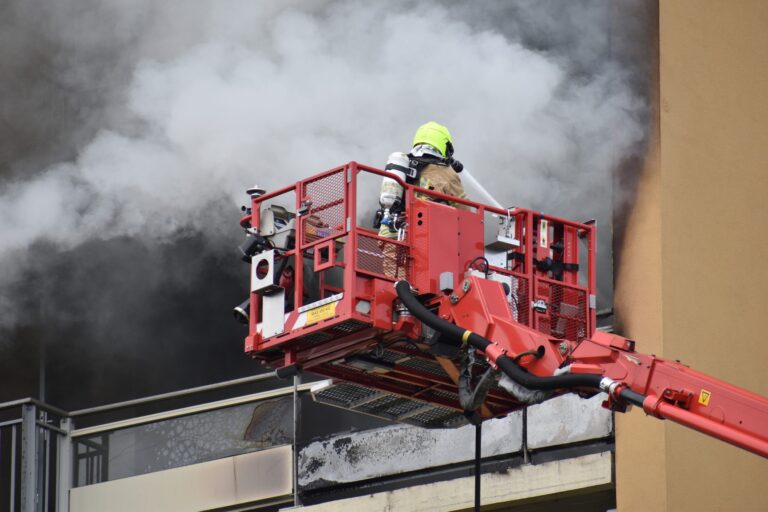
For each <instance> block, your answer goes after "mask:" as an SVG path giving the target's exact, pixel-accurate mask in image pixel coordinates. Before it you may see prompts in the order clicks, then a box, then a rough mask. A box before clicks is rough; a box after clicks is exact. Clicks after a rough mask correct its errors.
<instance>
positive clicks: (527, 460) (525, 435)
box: [523, 407, 531, 464]
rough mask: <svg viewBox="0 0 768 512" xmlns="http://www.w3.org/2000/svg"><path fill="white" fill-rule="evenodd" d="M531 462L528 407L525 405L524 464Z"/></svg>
mask: <svg viewBox="0 0 768 512" xmlns="http://www.w3.org/2000/svg"><path fill="white" fill-rule="evenodd" d="M530 462H531V456H530V454H529V453H528V407H523V464H528V463H530Z"/></svg>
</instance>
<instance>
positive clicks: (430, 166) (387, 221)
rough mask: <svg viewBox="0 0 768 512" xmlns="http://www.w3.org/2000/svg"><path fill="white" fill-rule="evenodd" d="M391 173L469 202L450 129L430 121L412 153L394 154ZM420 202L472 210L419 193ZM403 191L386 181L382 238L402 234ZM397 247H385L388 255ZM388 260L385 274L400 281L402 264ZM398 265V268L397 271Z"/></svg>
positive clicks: (379, 216)
mask: <svg viewBox="0 0 768 512" xmlns="http://www.w3.org/2000/svg"><path fill="white" fill-rule="evenodd" d="M384 169H385V170H386V171H387V172H389V173H391V174H393V175H394V176H397V177H399V178H400V179H401V180H403V181H405V182H407V183H413V184H418V186H419V187H421V188H425V189H428V190H434V191H435V192H439V193H441V194H445V195H448V196H453V197H458V198H461V199H465V198H466V197H467V196H466V194H465V193H464V187H463V186H462V184H461V179H460V178H459V173H460V172H461V171H462V170H463V169H464V166H463V165H462V164H461V162H459V161H458V160H456V159H455V158H453V141H452V140H451V133H450V132H449V131H448V128H446V127H445V126H443V125H441V124H438V123H436V122H434V121H430V122H428V123H426V124H423V125H421V126H419V128H418V129H417V130H416V134H415V135H414V136H413V147H412V149H411V152H410V153H409V154H405V153H392V154H391V155H389V158H388V159H387V165H386V167H385V168H384ZM416 197H417V198H419V199H426V200H429V201H437V202H446V203H447V204H449V205H451V206H454V207H456V208H460V209H462V210H468V209H469V208H470V207H469V206H466V205H463V204H460V203H456V202H453V201H444V200H443V199H440V198H436V197H432V196H429V195H428V194H424V193H417V194H416ZM403 201H404V198H403V189H402V187H401V186H400V185H399V183H398V182H397V181H395V180H394V179H391V178H384V180H383V181H382V184H381V194H380V196H379V203H380V205H381V210H379V212H378V213H377V217H376V224H378V226H377V227H378V228H379V236H381V237H384V238H392V239H397V238H398V235H399V233H401V230H400V229H399V228H400V225H399V224H400V222H402V220H403V210H404V204H403ZM392 249H393V248H386V247H385V251H384V252H385V255H387V254H391V253H392V252H393V251H392ZM391 259H392V258H385V260H386V261H385V262H384V266H385V268H384V273H385V274H386V275H388V276H390V277H396V278H400V277H403V276H401V275H400V274H401V272H402V269H401V268H400V267H401V265H399V264H396V262H393V261H389V260H391ZM395 265H396V266H397V269H395Z"/></svg>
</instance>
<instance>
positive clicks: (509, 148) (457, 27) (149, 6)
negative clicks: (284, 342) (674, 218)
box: [0, 0, 645, 328]
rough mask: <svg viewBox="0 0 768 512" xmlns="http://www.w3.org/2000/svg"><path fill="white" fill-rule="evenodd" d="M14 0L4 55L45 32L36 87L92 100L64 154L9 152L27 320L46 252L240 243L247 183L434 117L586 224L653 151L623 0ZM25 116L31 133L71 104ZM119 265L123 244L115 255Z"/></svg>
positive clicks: (354, 156)
mask: <svg viewBox="0 0 768 512" xmlns="http://www.w3.org/2000/svg"><path fill="white" fill-rule="evenodd" d="M5 9H7V13H8V14H9V15H11V14H12V16H11V17H6V19H12V20H13V23H14V25H13V27H14V28H15V30H14V31H5V30H3V31H2V32H3V33H5V34H11V35H12V36H13V37H11V35H9V36H7V37H8V38H10V39H11V42H14V43H15V44H12V45H6V46H5V48H4V50H1V51H3V52H14V53H13V54H12V55H11V56H10V57H9V56H7V55H4V56H3V58H4V59H5V61H6V62H11V63H14V64H15V65H17V66H18V65H20V64H19V62H20V60H19V59H21V58H22V57H23V56H24V51H25V46H24V44H21V43H20V41H24V40H25V39H24V38H25V37H29V36H28V34H29V30H27V28H29V27H32V28H33V29H34V30H32V34H33V35H37V36H40V37H39V38H35V39H34V40H35V41H37V42H36V45H37V46H36V48H38V53H39V55H41V57H40V58H42V59H46V61H47V62H48V64H49V68H50V69H51V70H52V73H54V76H53V77H49V80H47V81H45V82H42V83H43V84H44V86H43V85H41V86H37V87H30V88H29V89H28V92H29V93H30V94H34V95H36V98H37V100H38V102H37V103H38V104H39V103H40V102H41V101H42V100H43V98H46V97H51V96H52V95H53V97H62V98H66V102H68V104H72V103H74V104H75V105H83V109H84V112H85V114H83V112H79V113H78V114H77V115H78V116H80V117H79V118H78V119H79V120H80V121H81V122H70V123H69V124H67V125H65V126H66V127H68V128H71V130H69V131H67V132H66V133H67V135H63V134H62V133H63V131H62V132H59V133H57V134H56V137H54V140H51V141H50V144H49V146H50V147H51V148H52V147H53V146H54V145H55V144H54V143H57V144H59V146H62V147H64V148H65V149H64V150H60V151H53V149H50V148H49V149H50V151H51V155H56V156H61V157H62V158H59V159H58V160H56V158H55V156H53V157H51V159H53V162H51V163H50V164H48V165H40V166H37V167H34V166H33V165H31V164H30V162H35V161H41V159H40V158H38V159H35V158H32V157H28V158H26V159H24V160H22V159H19V160H17V161H14V159H13V158H9V159H8V161H6V162H0V165H2V169H1V170H2V171H4V172H5V173H6V174H5V177H4V178H3V179H2V180H1V181H0V241H1V242H0V326H5V327H6V328H8V327H12V326H14V325H17V324H18V323H20V322H21V323H24V322H25V321H28V320H26V319H25V318H24V315H25V314H26V313H25V310H24V309H22V308H20V305H22V304H27V302H25V301H24V300H22V298H21V297H19V296H18V295H16V294H19V293H20V294H22V295H24V293H25V291H24V290H25V287H24V286H19V280H20V279H26V278H27V277H26V276H28V275H29V272H32V271H34V269H32V268H30V265H31V264H33V263H34V262H37V263H39V260H38V259H36V258H31V259H30V258H29V257H28V255H29V251H30V250H31V249H34V248H36V247H41V246H42V247H45V248H46V251H48V252H49V253H51V254H66V253H71V252H72V251H77V250H79V248H82V247H83V246H84V245H85V244H91V245H90V246H91V247H93V248H94V250H98V243H107V242H109V241H112V240H123V239H129V240H138V241H140V243H141V244H146V245H149V246H157V247H172V246H173V245H174V244H176V243H178V242H179V241H180V240H184V239H187V238H189V237H198V238H199V239H200V240H201V245H200V247H199V250H200V251H201V252H202V253H203V254H217V255H224V254H227V251H228V250H229V247H230V246H231V245H232V244H234V243H236V242H237V236H238V235H237V229H236V226H235V224H234V223H235V222H236V218H237V215H238V208H239V205H240V204H242V203H243V202H244V200H245V195H244V193H243V190H244V188H245V187H246V186H248V185H252V184H253V183H254V182H258V184H259V185H260V186H262V187H265V188H267V189H273V188H276V187H279V186H283V185H286V184H289V183H291V182H292V181H295V180H297V179H299V178H302V177H306V176H309V175H311V174H313V173H316V172H319V171H322V170H325V169H327V168H330V167H332V166H334V165H337V164H340V163H343V162H346V161H349V160H358V161H360V162H364V163H369V164H372V165H375V166H382V165H383V162H384V159H385V158H386V156H387V154H388V153H390V152H391V151H395V150H404V149H407V148H408V147H409V143H410V137H411V136H412V133H413V130H414V128H415V127H416V126H418V125H419V124H421V123H422V122H425V121H427V120H430V119H434V120H437V121H439V122H441V123H443V124H446V125H447V126H448V127H449V128H450V129H451V131H452V133H453V135H454V139H455V142H456V148H457V156H458V157H459V158H460V159H461V160H462V161H463V162H464V164H465V165H466V166H467V168H468V169H471V171H472V173H473V175H474V176H475V177H476V178H477V179H479V180H480V181H482V182H483V184H484V185H485V186H486V188H488V189H489V190H491V191H492V193H493V194H494V196H495V197H496V198H497V199H498V200H500V201H501V202H502V203H504V204H508V205H518V206H528V207H533V208H537V209H542V210H545V211H547V212H550V213H553V214H558V215H567V216H576V217H577V218H580V219H586V218H590V217H595V216H599V217H600V218H605V219H607V218H610V217H609V216H610V208H611V203H610V197H611V193H612V190H611V183H612V179H611V176H612V173H613V172H614V170H615V169H616V168H617V166H618V165H619V164H620V163H621V162H622V160H623V159H625V158H627V157H629V156H632V155H633V154H635V153H637V152H638V151H640V150H641V148H642V141H643V138H644V118H643V116H644V115H645V105H644V101H643V99H642V97H641V96H640V95H638V94H637V92H636V91H635V90H634V89H633V88H632V87H631V83H632V75H631V73H632V72H633V69H632V67H631V66H627V65H626V63H623V62H620V61H617V60H615V59H612V58H611V56H610V52H609V48H610V41H609V39H608V37H609V35H610V34H609V32H610V30H609V9H610V2H608V1H607V0H591V1H586V0H583V1H578V2H571V1H560V2H555V1H549V2H533V1H518V2H514V3H511V2H498V1H497V2H493V1H489V2H481V3H477V2H475V3H472V4H471V6H468V5H467V4H466V3H464V2H455V1H446V2H437V1H405V0H400V1H388V2H384V1H382V2H352V1H347V2H309V1H307V2H304V1H299V0H295V1H291V2H284V1H282V2H252V1H247V0H228V1H214V0H207V1H199V2H192V3H190V2H184V1H181V0H174V1H164V2H154V1H149V0H141V1H134V2H124V1H122V0H109V1H105V0H100V1H96V0H66V1H59V2H43V1H30V2H14V3H12V4H11V5H10V6H9V7H6V8H5ZM40 10H43V11H44V12H45V13H46V14H47V15H48V16H47V20H48V22H47V23H45V24H43V25H41V24H40V23H39V22H38V23H37V24H36V23H35V22H34V21H33V20H34V19H35V16H39V12H40ZM35 31H37V33H36V34H35ZM25 34H27V36H25ZM613 37H618V36H616V35H614V36H613ZM41 38H42V39H44V41H43V42H40V39H41ZM14 55H15V56H16V57H14ZM19 55H21V56H22V57H19ZM38 82H39V81H38ZM38 82H35V83H38ZM62 88H66V91H67V93H66V94H62V93H61V91H62ZM19 98H21V96H20V97H19ZM3 101H4V102H5V101H8V99H3ZM10 101H15V98H11V99H10ZM19 101H21V99H19ZM24 101H28V102H29V101H31V102H32V103H33V104H34V103H35V101H34V100H31V99H30V98H26V99H25V100H24ZM11 110H12V109H11ZM75 110H76V109H75ZM72 111H73V110H72V109H69V110H68V112H72ZM29 113H30V115H32V117H31V118H29V119H26V120H25V122H26V123H27V124H28V128H29V131H30V133H36V129H37V127H40V128H39V129H40V130H42V127H43V126H45V125H46V124H49V121H48V119H49V118H51V117H55V116H52V115H51V114H50V113H49V112H47V111H46V110H45V109H40V110H38V111H34V109H32V110H31V111H30V112H29ZM73 115H74V114H73ZM57 122H59V123H62V122H63V121H61V120H58V121H57ZM62 126H64V125H62ZM38 131H39V130H38ZM62 139H63V140H62ZM41 145H42V146H45V143H44V142H41ZM67 148H68V149H69V153H68V152H67V150H66V149H67ZM42 160H45V159H42ZM469 193H470V196H472V190H469ZM371 200H372V201H375V198H371ZM93 244H96V245H93ZM123 263H124V262H121V260H120V255H119V253H118V254H116V255H115V271H119V269H120V265H121V264H123ZM131 263H132V264H140V263H137V262H135V261H133V262H131ZM73 264H75V263H73ZM229 264H230V263H229V262H227V263H222V264H221V266H222V268H224V267H225V266H226V265H229ZM237 264H238V262H237V261H236V259H235V258H232V260H231V265H232V266H236V265H237ZM222 272H225V273H228V275H229V276H230V277H231V276H232V275H234V273H235V272H234V271H231V270H222ZM60 279H66V277H65V276H62V277H60ZM157 279H159V280H161V281H162V280H163V279H164V277H163V273H162V272H161V273H160V275H158V276H157ZM244 288H245V285H243V289H244ZM11 292H12V293H11ZM26 293H28V292H26ZM149 299H150V298H149V297H147V300H148V301H149ZM40 300H45V298H44V297H42V298H40ZM228 306H229V304H222V305H221V307H222V309H226V308H227V307H228ZM52 314H55V313H52Z"/></svg>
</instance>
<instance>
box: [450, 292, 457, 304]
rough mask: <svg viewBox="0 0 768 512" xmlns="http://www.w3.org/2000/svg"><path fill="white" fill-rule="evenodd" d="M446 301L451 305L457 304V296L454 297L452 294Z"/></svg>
mask: <svg viewBox="0 0 768 512" xmlns="http://www.w3.org/2000/svg"><path fill="white" fill-rule="evenodd" d="M448 300H450V301H451V304H456V303H457V302H459V296H458V295H456V294H455V293H452V294H451V296H450V297H448Z"/></svg>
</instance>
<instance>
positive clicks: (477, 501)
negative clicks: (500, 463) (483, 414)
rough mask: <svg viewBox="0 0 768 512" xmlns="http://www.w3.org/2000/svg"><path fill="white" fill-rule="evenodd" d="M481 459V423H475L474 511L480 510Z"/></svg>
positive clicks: (478, 511)
mask: <svg viewBox="0 0 768 512" xmlns="http://www.w3.org/2000/svg"><path fill="white" fill-rule="evenodd" d="M482 459H483V423H482V422H480V423H478V424H477V425H475V512H480V480H481V478H482V474H481V467H480V466H481V462H482Z"/></svg>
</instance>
